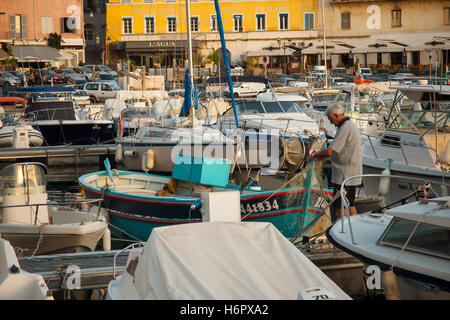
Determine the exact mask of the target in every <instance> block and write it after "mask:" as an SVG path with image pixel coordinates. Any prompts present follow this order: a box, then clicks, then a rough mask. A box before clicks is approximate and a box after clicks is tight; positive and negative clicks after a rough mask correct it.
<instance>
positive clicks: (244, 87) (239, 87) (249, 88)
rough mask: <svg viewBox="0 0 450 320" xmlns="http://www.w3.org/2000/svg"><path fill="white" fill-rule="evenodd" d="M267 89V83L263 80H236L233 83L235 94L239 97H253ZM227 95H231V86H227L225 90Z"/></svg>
mask: <svg viewBox="0 0 450 320" xmlns="http://www.w3.org/2000/svg"><path fill="white" fill-rule="evenodd" d="M264 91H266V85H265V84H264V83H262V82H236V83H233V95H234V97H235V98H239V97H253V96H257V95H258V93H261V92H264ZM223 93H224V95H225V96H226V97H230V88H229V87H226V88H225V89H224V91H223Z"/></svg>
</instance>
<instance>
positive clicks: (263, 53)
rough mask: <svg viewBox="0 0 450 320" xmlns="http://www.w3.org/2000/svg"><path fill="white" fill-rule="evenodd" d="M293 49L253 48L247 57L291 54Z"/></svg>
mask: <svg viewBox="0 0 450 320" xmlns="http://www.w3.org/2000/svg"><path fill="white" fill-rule="evenodd" d="M293 52H294V50H292V49H289V48H286V49H273V50H255V51H249V52H248V54H247V56H248V57H273V56H292V54H293Z"/></svg>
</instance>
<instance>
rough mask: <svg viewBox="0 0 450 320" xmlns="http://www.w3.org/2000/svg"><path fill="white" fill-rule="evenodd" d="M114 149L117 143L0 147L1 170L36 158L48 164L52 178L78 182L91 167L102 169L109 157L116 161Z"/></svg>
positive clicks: (49, 177)
mask: <svg viewBox="0 0 450 320" xmlns="http://www.w3.org/2000/svg"><path fill="white" fill-rule="evenodd" d="M115 152H116V145H115V144H96V145H62V146H41V147H31V148H0V170H1V169H2V168H3V167H5V166H7V165H9V164H11V163H15V162H17V160H18V159H20V161H36V162H41V163H43V164H45V165H46V166H47V167H48V170H49V172H48V180H49V181H77V178H78V177H79V176H80V175H82V174H85V173H89V172H92V170H91V169H94V170H96V169H98V168H103V161H104V159H105V158H106V157H109V159H110V161H111V162H112V163H113V162H114V155H115Z"/></svg>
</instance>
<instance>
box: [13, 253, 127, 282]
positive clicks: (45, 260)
mask: <svg viewBox="0 0 450 320" xmlns="http://www.w3.org/2000/svg"><path fill="white" fill-rule="evenodd" d="M120 251H121V250H111V251H94V252H83V253H69V254H54V255H43V256H34V257H23V258H19V259H18V260H19V264H20V267H21V268H22V269H23V270H24V271H27V272H30V273H35V274H39V275H41V276H42V277H43V278H44V280H45V282H46V283H47V286H48V288H49V289H50V290H53V291H58V290H64V289H65V288H66V281H67V279H68V278H69V273H67V271H68V267H69V266H71V265H74V266H78V267H79V268H80V288H78V289H97V288H106V287H107V286H108V283H109V282H110V281H111V280H113V259H114V255H115V254H117V253H119V252H120ZM128 253H129V251H127V250H125V251H123V252H121V253H120V254H119V255H118V257H117V260H116V276H117V275H120V274H121V273H123V271H124V270H125V267H126V262H127V258H128Z"/></svg>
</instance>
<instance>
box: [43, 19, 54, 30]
mask: <svg viewBox="0 0 450 320" xmlns="http://www.w3.org/2000/svg"><path fill="white" fill-rule="evenodd" d="M41 24H42V33H44V34H49V33H52V32H53V18H52V17H42V18H41Z"/></svg>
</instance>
